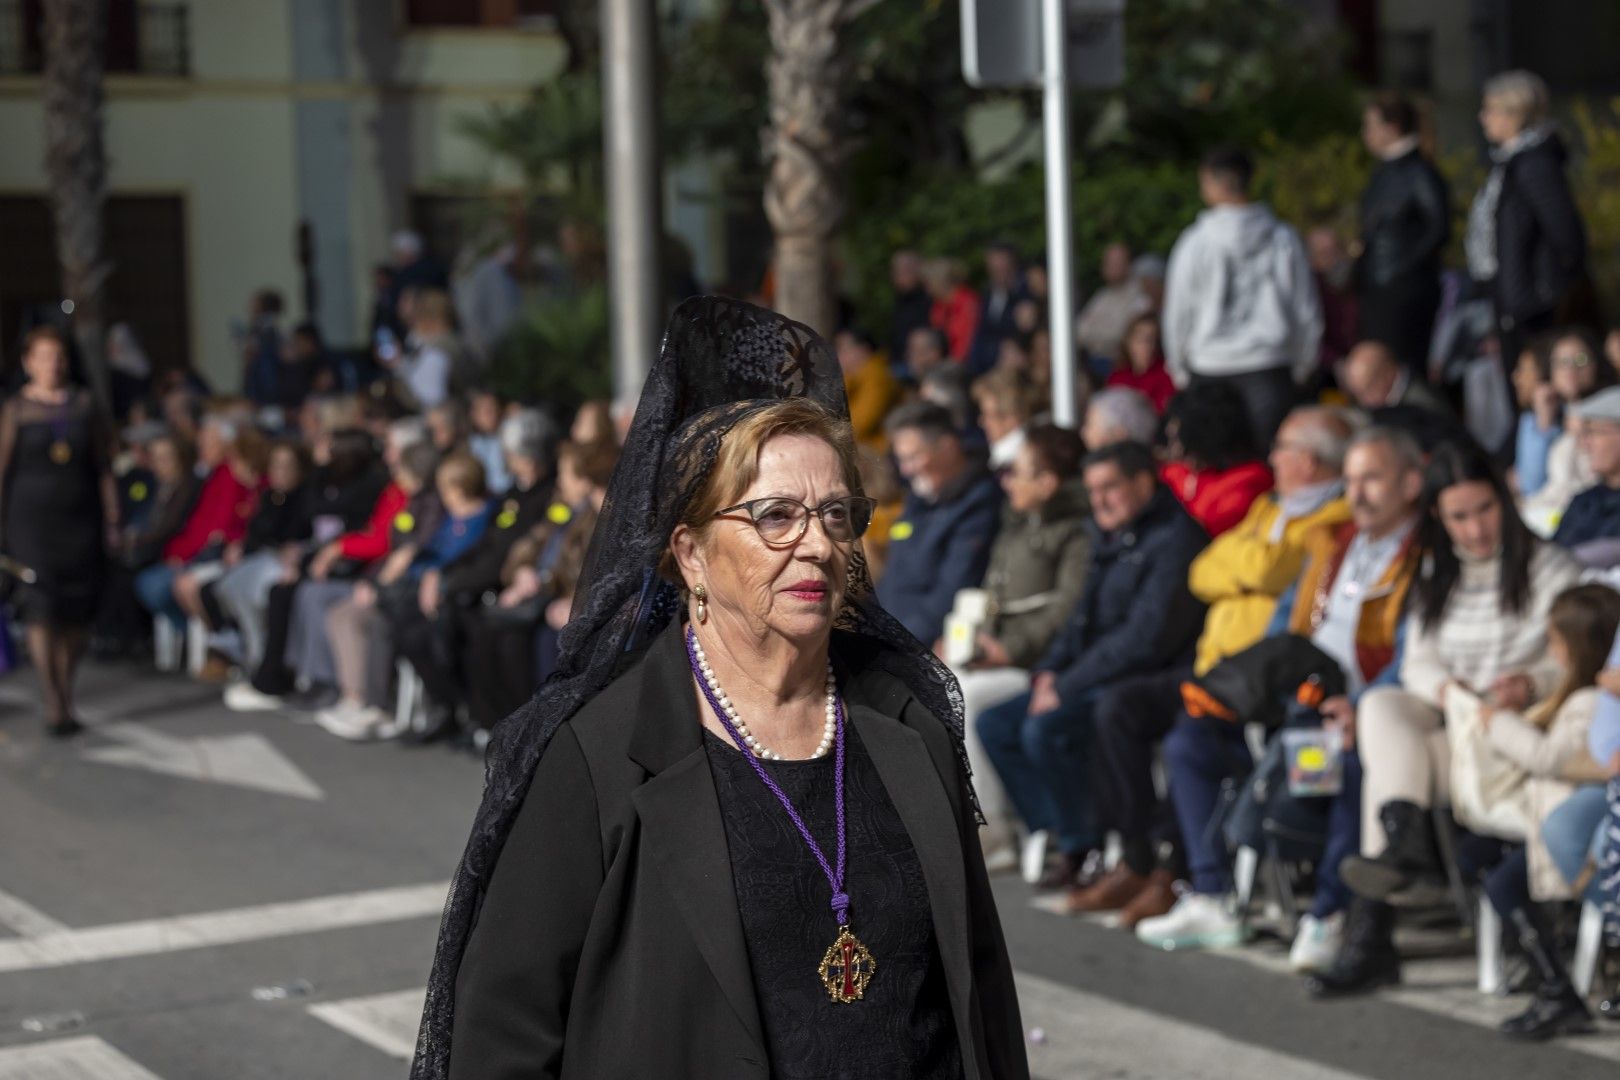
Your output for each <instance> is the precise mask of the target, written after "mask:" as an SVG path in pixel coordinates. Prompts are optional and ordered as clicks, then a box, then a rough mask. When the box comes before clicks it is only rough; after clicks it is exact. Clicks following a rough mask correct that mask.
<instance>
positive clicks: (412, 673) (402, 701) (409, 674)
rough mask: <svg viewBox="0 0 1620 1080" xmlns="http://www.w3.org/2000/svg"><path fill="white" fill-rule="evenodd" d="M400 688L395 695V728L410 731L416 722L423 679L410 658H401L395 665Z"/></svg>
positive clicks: (396, 678) (396, 679)
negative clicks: (419, 676) (418, 675)
mask: <svg viewBox="0 0 1620 1080" xmlns="http://www.w3.org/2000/svg"><path fill="white" fill-rule="evenodd" d="M394 672H395V681H396V682H397V683H398V689H397V690H396V692H395V695H394V728H395V730H396V731H409V730H411V728H412V727H414V726H415V723H416V706H417V699H418V698H419V697H420V696H421V687H422V681H421V679H419V678H418V677H417V674H416V669H415V668H413V667H412V666H411V662H410V661H409V660H405V659H401V660H399V661H398V662H397V663H396V664H395V665H394Z"/></svg>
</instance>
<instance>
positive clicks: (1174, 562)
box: [975, 442, 1207, 889]
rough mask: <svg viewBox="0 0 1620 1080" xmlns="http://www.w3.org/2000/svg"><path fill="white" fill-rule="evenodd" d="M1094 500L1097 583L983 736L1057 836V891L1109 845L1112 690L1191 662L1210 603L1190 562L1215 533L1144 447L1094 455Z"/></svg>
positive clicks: (1023, 815) (1035, 821) (1090, 468)
mask: <svg viewBox="0 0 1620 1080" xmlns="http://www.w3.org/2000/svg"><path fill="white" fill-rule="evenodd" d="M1084 475H1085V485H1086V493H1087V496H1088V497H1089V499H1090V502H1091V512H1092V520H1091V524H1090V526H1089V527H1088V532H1089V534H1090V539H1091V556H1090V562H1089V565H1088V567H1087V570H1086V587H1085V590H1084V592H1083V594H1082V596H1081V599H1080V605H1079V606H1078V607H1077V608H1075V609H1074V611H1073V612H1072V613H1071V615H1070V616H1069V618H1068V620H1067V621H1066V622H1065V623H1064V624H1063V628H1062V629H1061V630H1059V631H1058V634H1057V637H1056V638H1055V639H1054V640H1053V642H1052V644H1051V647H1050V648H1048V649H1047V651H1046V653H1045V655H1043V656H1042V657H1041V659H1040V660H1039V661H1038V662H1036V664H1035V667H1034V678H1033V681H1032V683H1031V686H1030V690H1029V691H1028V692H1026V693H1023V694H1019V695H1018V696H1017V697H1015V698H1012V699H1011V700H1009V701H1006V702H1004V703H1003V704H1000V705H997V706H994V707H992V708H989V709H986V710H985V711H984V712H982V713H980V714H979V719H978V723H977V724H976V725H975V728H976V730H977V731H978V735H979V741H980V742H981V743H982V745H983V747H984V751H985V754H986V755H987V756H988V757H989V758H990V761H991V763H992V764H994V766H995V770H996V774H997V776H999V777H1000V778H1001V783H1002V787H1003V788H1005V789H1006V791H1007V794H1008V795H1009V796H1010V797H1011V799H1012V802H1013V805H1014V806H1015V807H1016V808H1017V810H1018V816H1019V818H1020V819H1021V820H1022V822H1023V824H1024V826H1025V828H1026V829H1027V830H1028V831H1029V832H1030V833H1032V834H1039V833H1043V832H1049V833H1050V835H1051V836H1052V837H1053V838H1054V840H1055V842H1056V846H1057V849H1058V855H1059V860H1058V864H1057V866H1056V867H1055V868H1054V869H1053V870H1052V871H1051V872H1050V873H1049V874H1048V875H1047V876H1046V877H1045V878H1044V879H1043V882H1042V883H1043V885H1045V887H1047V888H1061V889H1071V888H1073V887H1075V886H1076V885H1078V884H1080V881H1081V875H1082V872H1083V870H1084V867H1085V865H1086V863H1087V861H1088V857H1089V856H1090V855H1091V854H1092V853H1093V852H1095V851H1096V850H1097V849H1098V847H1099V845H1100V844H1101V843H1102V838H1103V833H1102V830H1101V828H1100V827H1099V824H1098V821H1097V813H1096V807H1095V805H1094V801H1093V796H1094V792H1093V790H1092V785H1091V784H1090V783H1088V782H1087V776H1088V774H1089V769H1090V768H1091V756H1092V755H1091V751H1090V749H1089V747H1090V745H1091V742H1092V734H1091V726H1092V710H1093V708H1094V706H1095V704H1096V702H1097V699H1098V698H1099V697H1100V696H1102V695H1103V694H1105V693H1106V692H1107V690H1108V689H1109V687H1111V686H1114V685H1117V684H1118V683H1119V682H1120V681H1121V680H1124V679H1127V678H1129V677H1131V676H1133V675H1141V674H1144V673H1146V672H1149V671H1158V670H1162V669H1164V668H1166V667H1171V666H1175V665H1178V664H1183V663H1185V662H1186V661H1187V659H1188V658H1189V657H1190V656H1191V654H1192V645H1193V641H1194V639H1195V637H1196V634H1197V627H1198V623H1199V616H1200V614H1201V607H1202V606H1201V605H1200V604H1199V603H1198V601H1197V600H1195V599H1194V598H1193V596H1192V594H1191V593H1190V592H1188V590H1187V568H1188V566H1189V565H1190V564H1191V563H1192V560H1193V558H1194V556H1195V555H1197V553H1198V552H1199V550H1200V549H1201V548H1202V547H1203V546H1204V544H1205V542H1206V539H1207V538H1206V537H1205V536H1204V532H1203V530H1202V529H1200V528H1199V527H1198V525H1197V523H1196V522H1194V521H1193V520H1192V518H1190V517H1188V516H1187V514H1186V511H1184V510H1182V509H1181V507H1180V506H1179V505H1178V504H1177V503H1176V501H1175V499H1174V497H1172V496H1171V494H1170V493H1169V492H1168V491H1166V490H1165V489H1164V488H1163V487H1162V486H1161V485H1160V484H1159V481H1158V475H1157V470H1156V468H1155V465H1154V461H1153V453H1152V451H1150V450H1149V449H1148V448H1147V447H1146V446H1144V445H1142V444H1141V443H1132V442H1125V443H1115V444H1114V445H1112V446H1107V447H1104V448H1103V449H1101V450H1095V451H1093V452H1092V453H1091V454H1090V455H1089V456H1088V457H1087V458H1086V464H1085V474H1084Z"/></svg>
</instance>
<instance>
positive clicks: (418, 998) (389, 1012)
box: [309, 987, 427, 1061]
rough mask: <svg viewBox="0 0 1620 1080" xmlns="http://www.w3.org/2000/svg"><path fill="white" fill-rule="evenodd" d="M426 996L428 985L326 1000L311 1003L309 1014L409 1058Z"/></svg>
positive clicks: (374, 1045) (378, 1047)
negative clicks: (340, 999) (385, 992)
mask: <svg viewBox="0 0 1620 1080" xmlns="http://www.w3.org/2000/svg"><path fill="white" fill-rule="evenodd" d="M426 998H427V988H426V987H421V988H418V989H415V990H398V991H395V992H394V993H390V994H372V995H370V996H369V997H358V998H347V999H345V1000H342V1001H323V1002H321V1003H320V1004H318V1005H311V1006H310V1007H309V1013H310V1015H311V1016H314V1017H315V1018H316V1019H318V1020H324V1021H325V1022H326V1023H328V1024H331V1025H332V1026H333V1027H335V1028H337V1029H338V1030H339V1031H341V1032H343V1033H344V1034H346V1035H353V1036H354V1037H355V1038H356V1039H359V1040H360V1041H361V1042H363V1043H365V1044H366V1045H368V1046H371V1047H375V1048H376V1049H378V1050H381V1051H382V1052H383V1053H385V1054H387V1055H388V1056H389V1057H392V1058H398V1059H399V1060H401V1061H409V1060H410V1059H411V1055H412V1054H413V1053H415V1051H416V1030H417V1027H418V1026H419V1025H420V1024H421V1022H422V1004H423V1002H424V1001H425V1000H426Z"/></svg>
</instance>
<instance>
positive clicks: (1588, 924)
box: [1569, 900, 1603, 997]
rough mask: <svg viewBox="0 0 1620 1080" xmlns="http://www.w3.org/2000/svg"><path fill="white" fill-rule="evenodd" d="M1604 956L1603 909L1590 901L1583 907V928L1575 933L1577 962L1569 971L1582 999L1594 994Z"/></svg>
mask: <svg viewBox="0 0 1620 1080" xmlns="http://www.w3.org/2000/svg"><path fill="white" fill-rule="evenodd" d="M1602 955H1603V909H1602V908H1600V907H1598V906H1597V905H1596V904H1594V903H1592V902H1591V901H1590V900H1588V901H1587V902H1586V903H1584V904H1582V905H1581V927H1580V929H1579V930H1578V931H1576V933H1575V962H1574V963H1572V964H1571V965H1570V969H1569V977H1570V981H1571V982H1573V983H1574V984H1575V990H1576V992H1578V993H1579V994H1580V995H1581V996H1582V997H1585V996H1586V995H1587V994H1590V993H1591V992H1592V983H1593V982H1594V981H1595V980H1596V979H1597V966H1598V960H1599V959H1600V958H1601V957H1602Z"/></svg>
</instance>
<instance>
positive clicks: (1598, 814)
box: [1541, 784, 1609, 900]
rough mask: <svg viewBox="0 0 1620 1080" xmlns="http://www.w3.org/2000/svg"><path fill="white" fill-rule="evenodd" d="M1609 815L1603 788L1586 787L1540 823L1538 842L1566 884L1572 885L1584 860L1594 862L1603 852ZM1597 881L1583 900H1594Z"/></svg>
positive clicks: (1587, 785)
mask: <svg viewBox="0 0 1620 1080" xmlns="http://www.w3.org/2000/svg"><path fill="white" fill-rule="evenodd" d="M1608 812H1609V810H1608V806H1607V805H1606V804H1605V802H1604V793H1603V785H1602V784H1586V785H1584V786H1582V787H1578V788H1576V789H1575V794H1573V795H1571V796H1570V797H1569V798H1567V799H1565V800H1564V801H1563V802H1562V803H1561V804H1559V806H1558V809H1556V810H1554V811H1553V812H1552V813H1550V814H1548V815H1547V820H1546V821H1543V822H1542V823H1541V839H1542V840H1543V841H1544V842H1545V843H1546V845H1547V851H1548V852H1549V853H1550V854H1551V855H1552V861H1553V865H1554V866H1556V867H1558V872H1559V874H1561V875H1562V876H1563V878H1564V880H1565V881H1567V882H1569V883H1570V884H1572V885H1573V884H1574V883H1575V879H1576V878H1578V877H1580V876H1581V870H1582V869H1583V868H1584V867H1585V866H1586V859H1587V856H1589V855H1590V856H1591V858H1592V860H1593V862H1594V863H1595V862H1596V861H1597V857H1598V854H1599V853H1600V852H1601V851H1602V848H1603V831H1602V826H1603V818H1604V816H1605V815H1606V814H1607V813H1608ZM1597 898H1598V895H1597V877H1596V875H1594V876H1593V878H1592V883H1591V884H1590V885H1588V886H1587V889H1586V896H1585V897H1584V899H1587V900H1596V899H1597Z"/></svg>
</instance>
